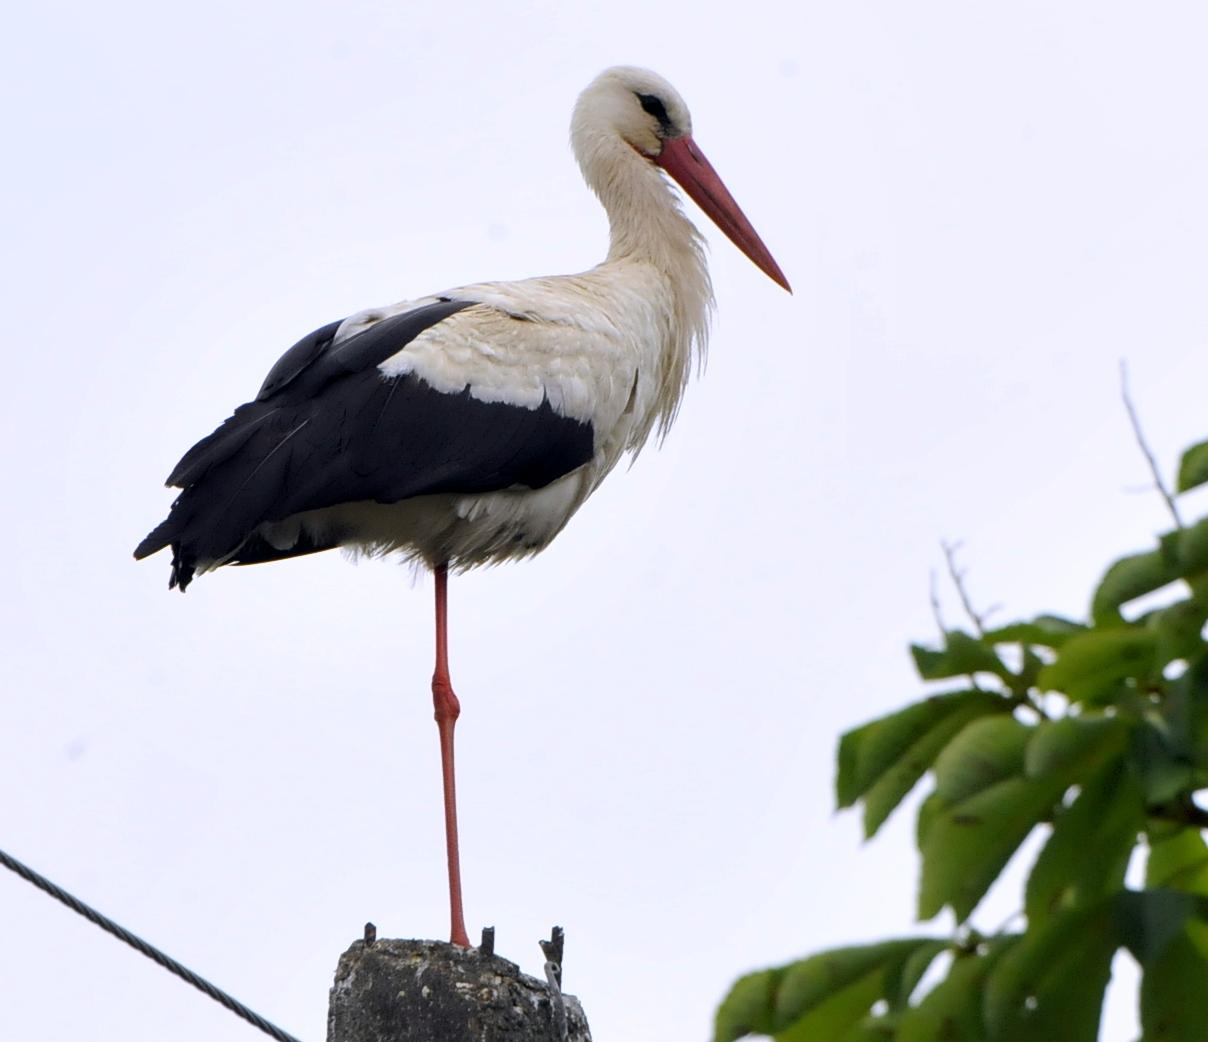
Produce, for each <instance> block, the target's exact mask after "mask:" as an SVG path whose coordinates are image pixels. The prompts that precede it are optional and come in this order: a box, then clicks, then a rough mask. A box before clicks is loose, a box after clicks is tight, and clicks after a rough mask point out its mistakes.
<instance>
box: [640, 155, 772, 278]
mask: <svg viewBox="0 0 1208 1042" xmlns="http://www.w3.org/2000/svg"><path fill="white" fill-rule="evenodd" d="M652 158H653V159H654V161H655V162H656V163H658V165H659V166H661V167H662V168H663V169H664V170H666V171H667V173H669V174H670V175H671V176H672V177H674V178H675V180H676V181H677V182H678V183H679V185H680V187H682V188H683V190H684V191H685V192H687V193H688V195H690V196H691V197H692V199H693V200H694V201H695V202H696V205H697V206H699V207H700V208H701V209H702V210H704V211H705V213H706V214H708V215H709V218H710V219H711V220H712V221H713V223H714V224H716V225H717V227H719V228H720V229H721V230H722V231H723V232H725V233H726V237H727V238H728V239H729V240H730V241H731V242H732V243H734V245H735V246H737V247H738V248H739V249H740V250H742V252H743V253H745V254H746V255H747V256H748V257H750V258H751V260H752V261H753V262H754V264H755V266H756V267H757V268H758V269H759V270H760V271H762V272H763V273H764V274H765V275H767V276H768V278H770V279H771V280H772V281H773V282H775V283H777V284H778V285H780V286H783V287H784V288H785V289H787V290H788V291H789V292H790V293H792V292H793V287H792V286H790V285H789V280H788V279H786V278H785V277H784V272H782V271H781V270H780V265H779V264H777V263H776V261H775V260H774V259H773V258H772V254H771V253H770V252H768V248H767V247H766V246H765V245H764V244H763V240H762V239H761V238H760V237H759V234H758V233H757V232H756V231H755V229H754V228H752V227H751V222H750V221H748V220H747V215H746V214H744V213H743V212H742V209H741V208H740V207H739V205H738V203H736V202H735V201H734V196H732V195H731V194H730V191H729V189H727V188H726V186H725V185H724V184H722V181H721V178H720V177H718V176H717V171H716V170H714V169H713V165H712V164H711V163H710V162H709V160H707V159H706V158H705V156H704V153H703V152H701V150H700V149H699V148H697V147H696V142H695V141H693V140H692V138H691V137H689V136H688V135H684V136H683V137H676V138H668V139H667V140H666V141H664V142H663V150H662V152H660V153H659V154H658V155H657V156H653V157H652Z"/></svg>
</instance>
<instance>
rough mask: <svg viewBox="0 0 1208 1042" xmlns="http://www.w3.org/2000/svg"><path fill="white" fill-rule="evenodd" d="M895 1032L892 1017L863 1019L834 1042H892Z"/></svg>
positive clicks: (895, 1022)
mask: <svg viewBox="0 0 1208 1042" xmlns="http://www.w3.org/2000/svg"><path fill="white" fill-rule="evenodd" d="M897 1030H898V1025H897V1019H896V1018H894V1017H865V1018H864V1019H863V1020H862V1021H860V1023H859V1024H857V1025H856V1026H855V1027H854V1028H852V1030H851V1031H849V1032H848V1033H847V1034H846V1035H844V1036H843V1037H842V1038H837V1039H836V1040H835V1042H893V1039H894V1036H895V1035H896V1034H897Z"/></svg>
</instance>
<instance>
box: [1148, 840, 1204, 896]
mask: <svg viewBox="0 0 1208 1042" xmlns="http://www.w3.org/2000/svg"><path fill="white" fill-rule="evenodd" d="M1145 885H1146V886H1147V887H1150V888H1158V887H1164V888H1167V889H1171V890H1181V891H1182V892H1184V893H1188V894H1200V895H1201V896H1205V897H1208V843H1205V842H1204V837H1203V835H1202V834H1201V832H1200V830H1199V829H1194V828H1180V829H1176V830H1174V831H1172V832H1170V833H1169V834H1167V835H1165V836H1162V837H1161V838H1157V839H1155V838H1152V837H1151V839H1150V847H1149V860H1148V861H1147V862H1146V864H1145Z"/></svg>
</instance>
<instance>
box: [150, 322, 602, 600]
mask: <svg viewBox="0 0 1208 1042" xmlns="http://www.w3.org/2000/svg"><path fill="white" fill-rule="evenodd" d="M472 303H473V302H470V301H442V302H440V303H436V304H429V305H426V306H425V307H422V308H417V309H415V310H414V311H410V312H406V313H404V314H402V315H396V316H393V317H392V318H389V319H384V320H382V321H381V322H378V323H376V324H375V325H373V326H371V327H370V328H369V329H367V330H365V331H364V332H361V333H358V334H356V335H355V336H352V337H349V338H348V339H347V340H344V341H341V342H340V343H339V344H334V345H333V343H332V341H333V338H334V335H335V331H336V329H337V328H338V326H339V323H332V324H330V325H328V326H324V327H323V328H322V329H320V330H316V331H315V332H314V333H312V334H310V336H308V337H304V338H303V339H302V340H300V341H299V342H298V343H297V344H295V345H294V346H293V347H291V348H290V349H289V351H287V352H286V353H285V354H284V355H283V356H282V357H281V359H280V360H279V361H278V362H277V364H276V365H275V366H273V368H272V370H271V371H270V372H269V375H268V377H267V378H266V379H265V382H264V385H263V386H262V387H261V389H260V393H259V394H258V395H257V398H256V400H255V401H253V402H249V403H248V404H246V405H242V406H240V407H239V408H238V409H237V410H236V411H235V414H234V415H233V416H232V417H230V418H229V419H228V420H227V421H226V422H225V423H224V424H223V425H222V426H221V427H219V428H218V430H216V431H215V432H214V433H213V434H211V435H210V436H209V437H207V438H205V439H203V440H202V441H200V442H198V444H197V445H195V446H194V447H193V448H192V449H190V450H189V451H188V452H187V453H186V454H185V456H184V458H183V459H182V460H181V461H180V463H178V464H177V466H176V468H175V469H174V470H173V471H172V474H171V476H170V477H169V479H168V480H169V484H172V485H175V486H178V487H181V488H182V489H183V491H182V492H181V494H180V496H179V497H177V500H176V502H175V503H174V504H173V505H172V511H171V513H170V515H169V517H168V519H167V520H166V521H164V522H163V523H162V524H160V525H159V526H158V527H156V528H155V530H154V531H152V532H151V534H150V535H148V536H147V538H146V539H144V540H143V541H142V543H140V544H139V546H138V548H137V549H136V550H135V552H134V555H135V557H137V558H142V557H146V556H148V555H150V554H152V553H155V552H156V551H157V550H160V549H163V548H164V547H165V546H168V545H171V546H172V548H173V562H172V564H173V568H172V578H171V585H172V586H180V587H181V589H182V590H183V589H184V588H185V587H186V586H187V585H188V583H189V582H190V580H191V579H192V577H193V572H194V570H195V568H196V566H197V563H198V562H199V561H230V563H241V564H252V563H258V562H261V561H269V560H280V559H282V558H285V557H292V556H298V555H300V554H305V553H316V552H318V551H321V550H327V549H331V548H332V547H333V546H335V545H338V543H337V542H336V541H333V542H331V543H330V545H318V544H316V543H314V542H313V541H311V540H310V539H309V537H306V538H303V539H302V540H300V541H299V542H298V543H297V544H296V545H295V546H293V547H289V548H285V549H280V550H279V549H277V548H274V547H272V546H271V545H270V544H268V543H267V542H266V541H265V540H264V539H262V538H261V537H260V536H259V535H258V534H256V531H255V530H256V528H257V527H258V526H259V525H260V524H262V523H264V522H266V521H280V520H283V519H284V518H287V517H290V516H291V515H293V514H297V513H301V512H303V511H308V510H317V509H321V508H323V507H330V506H335V505H337V504H340V503H349V502H358V501H365V500H373V501H376V502H379V503H395V502H399V501H401V500H404V499H410V498H412V497H414V496H421V495H430V494H433V493H440V492H447V493H463V494H473V493H481V492H491V491H497V490H501V489H506V488H512V487H515V486H523V487H527V488H542V487H544V486H545V485H548V484H549V483H550V482H551V481H554V480H556V479H557V478H559V477H561V476H562V475H564V474H567V473H569V472H570V471H572V470H574V469H576V468H577V467H579V466H582V465H583V464H584V463H586V462H587V461H588V460H590V459H591V457H592V454H593V451H594V434H593V431H592V427H591V424H589V423H581V422H579V421H577V420H572V419H569V418H567V417H565V416H560V415H559V414H558V413H556V412H555V411H554V409H553V408H552V407H551V406H550V404H549V402H548V401H542V403H541V405H540V406H539V407H538V408H535V409H530V408H525V407H523V406H517V405H509V404H507V403H504V402H483V401H480V400H478V399H477V398H474V397H473V396H472V394H471V393H470V388H469V387H466V388H465V389H464V390H462V391H461V392H460V393H455V394H449V393H444V392H441V391H437V390H436V389H434V388H433V387H431V386H430V385H428V384H426V383H424V382H423V381H422V380H421V379H419V378H418V377H416V376H414V375H412V374H408V375H404V376H397V377H385V376H383V374H382V373H381V371H380V370H379V369H378V366H379V365H380V364H381V363H382V362H384V361H385V360H386V359H387V358H389V357H391V356H392V355H394V354H395V353H397V352H398V351H400V350H402V349H403V348H404V347H405V346H406V345H407V344H408V343H410V342H411V341H412V340H414V339H415V337H416V336H418V335H419V334H420V333H421V332H423V331H424V330H425V329H428V328H429V327H431V326H433V325H435V324H436V323H438V322H440V321H442V320H444V319H445V318H447V317H449V316H450V315H452V314H454V313H455V312H457V311H460V310H462V309H463V308H466V307H469V306H471V304H472Z"/></svg>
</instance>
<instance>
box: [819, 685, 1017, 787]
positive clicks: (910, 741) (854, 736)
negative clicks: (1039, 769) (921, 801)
mask: <svg viewBox="0 0 1208 1042" xmlns="http://www.w3.org/2000/svg"><path fill="white" fill-rule="evenodd" d="M971 707H977V708H978V709H980V710H981V711H984V712H989V711H991V710H994V709H1005V708H1006V701H1005V699H1002V698H1000V697H998V696H996V695H991V694H988V693H987V692H984V691H951V692H948V693H946V694H942V695H934V696H932V697H931V698H927V699H924V700H923V701H921V702H916V703H914V705H911V706H907V707H906V708H905V709H902V710H899V711H898V712H896V713H891V714H889V715H888V716H883V717H881V718H880V719H879V720H872V721H870V722H869V723H867V724H863V725H861V726H860V727H857V728H855V729H854V730H852V731H848V732H847V733H846V734H845V735H843V737H842V738H841V739H840V740H839V772H838V776H837V778H836V783H835V788H836V795H837V797H838V804H839V806H840V807H850V806H851V805H852V804H853V803H855V802H856V800H858V799H859V798H860V797H861V796H863V795H864V794H865V793H866V792H868V790H869V789H871V788H872V787H873V785H875V784H876V782H877V780H878V779H879V778H880V777H881V776H882V775H883V774H884V773H885V772H886V771H888V770H890V769H891V768H892V767H893V766H894V765H895V764H897V763H898V762H899V761H900V760H901V759H902V758H903V757H904V756H906V755H907V753H908V752H909V751H910V749H911V747H912V746H913V745H915V743H916V742H918V741H919V740H920V739H922V738H924V737H925V736H926V735H927V733H928V732H929V731H931V730H932V729H933V728H934V727H936V726H937V725H939V724H941V723H943V722H944V721H945V720H947V719H948V718H949V717H950V716H952V715H953V714H956V713H960V712H962V711H963V710H967V709H969V708H971ZM937 752H938V750H937ZM930 766H931V761H930V760H928V761H927V763H926V764H925V765H924V767H923V769H924V770H926V768H927V767H930Z"/></svg>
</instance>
